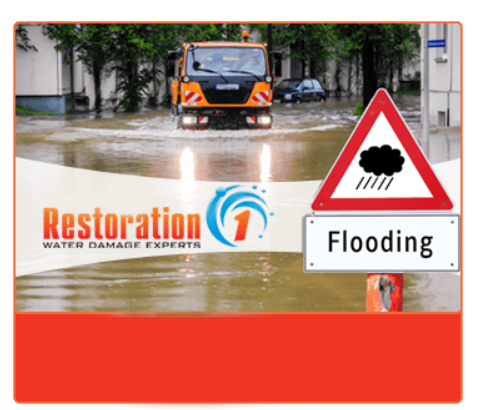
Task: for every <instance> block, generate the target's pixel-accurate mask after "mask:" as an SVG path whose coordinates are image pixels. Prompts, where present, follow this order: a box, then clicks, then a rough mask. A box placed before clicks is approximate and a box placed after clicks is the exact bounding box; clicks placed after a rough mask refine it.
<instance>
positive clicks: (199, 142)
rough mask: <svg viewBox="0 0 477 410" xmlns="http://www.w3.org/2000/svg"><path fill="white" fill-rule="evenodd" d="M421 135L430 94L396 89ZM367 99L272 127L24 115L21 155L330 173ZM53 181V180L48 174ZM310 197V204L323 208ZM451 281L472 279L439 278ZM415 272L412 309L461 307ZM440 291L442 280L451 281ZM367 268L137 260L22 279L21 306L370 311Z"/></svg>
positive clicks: (249, 175) (215, 259)
mask: <svg viewBox="0 0 477 410" xmlns="http://www.w3.org/2000/svg"><path fill="white" fill-rule="evenodd" d="M394 99H395V102H396V104H397V105H398V107H399V109H400V110H401V113H402V115H403V117H404V119H405V121H406V122H407V124H408V125H409V127H410V128H411V130H412V131H415V130H418V129H419V128H420V124H419V121H420V97H419V96H410V95H407V96H394ZM356 102H357V100H356V101H348V100H342V101H340V100H338V99H329V100H328V101H327V102H321V103H304V104H298V105H297V104H280V103H276V104H275V105H274V107H273V116H274V125H273V128H272V129H271V130H241V131H232V130H230V131H229V130H227V131H220V130H211V131H183V130H178V129H177V126H176V119H174V118H173V117H172V116H171V115H170V112H169V110H168V109H159V110H156V111H150V112H144V113H139V114H118V115H114V114H113V113H111V112H106V113H104V114H103V115H102V116H101V118H95V117H94V115H91V114H83V115H75V116H63V117H38V116H35V117H25V116H22V117H17V126H16V156H17V157H20V158H24V159H29V160H34V161H39V162H45V163H50V164H55V165H62V166H66V167H73V168H80V169H86V170H93V171H100V172H108V173H116V174H128V175H135V176H144V177H152V178H169V179H177V180H188V181H223V182H237V181H242V182H262V183H266V182H291V181H313V180H321V179H324V178H325V176H326V175H327V173H328V171H329V170H330V168H331V166H332V165H333V163H334V161H335V160H336V158H337V156H338V154H339V153H340V151H341V149H342V148H343V146H344V144H345V142H346V141H347V139H348V138H349V136H350V134H351V132H352V130H353V128H354V127H355V125H356V123H357V121H358V119H359V117H356V116H354V115H353V111H354V105H355V103H356ZM38 178H41V175H39V176H38ZM311 199H312V198H310V203H311ZM435 275H437V276H436V278H437V279H436V280H438V281H441V282H442V283H441V285H443V286H445V287H446V286H447V287H455V286H460V277H459V276H456V275H448V274H435ZM426 280H428V279H427V278H424V279H422V278H420V277H418V276H417V275H413V274H407V275H406V277H405V286H406V288H405V296H404V297H405V299H404V310H408V311H422V310H451V309H454V308H455V306H457V309H458V306H459V303H460V301H458V303H457V305H456V303H455V302H452V303H451V304H449V303H447V304H446V303H443V302H442V300H443V298H445V295H444V296H443V295H441V294H440V293H439V290H436V289H434V290H433V291H432V292H430V289H432V288H433V286H434V287H435V285H433V284H431V283H430V282H429V283H427V285H426V288H423V287H422V286H421V285H422V283H424V282H425V281H426ZM439 288H440V287H439ZM365 293H366V274H346V273H342V274H316V273H303V255H302V254H301V253H258V252H257V253H252V252H250V253H221V254H188V255H173V256H161V257H150V258H137V259H128V260H123V261H113V262H103V263H95V264H89V265H83V266H78V267H73V268H68V269H61V270H52V271H48V272H41V273H35V274H31V275H25V276H21V277H18V278H17V279H16V307H17V309H18V310H19V311H122V312H126V311H131V312H132V311H136V312H237V311H239V312H244V311H246V312H277V311H278V312H329V311H337V312H342V311H346V312H353V311H356V312H363V311H365Z"/></svg>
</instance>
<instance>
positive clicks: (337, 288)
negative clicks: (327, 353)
mask: <svg viewBox="0 0 477 410" xmlns="http://www.w3.org/2000/svg"><path fill="white" fill-rule="evenodd" d="M16 288H17V309H18V310H21V311H51V310H57V309H59V310H64V311H131V312H133V311H136V312H138V311H141V312H174V311H177V312H320V311H364V309H365V305H364V295H365V293H366V275H363V274H339V275H338V274H316V273H314V274H310V273H303V256H302V255H301V254H285V253H230V254H227V253H225V254H220V253H219V254H190V255H173V256H163V257H152V258H140V259H132V260H125V261H115V262H105V263H97V264H92V265H85V266H79V267H74V268H69V269H62V270H59V271H49V272H43V273H39V274H34V275H27V276H22V277H19V278H17V283H16Z"/></svg>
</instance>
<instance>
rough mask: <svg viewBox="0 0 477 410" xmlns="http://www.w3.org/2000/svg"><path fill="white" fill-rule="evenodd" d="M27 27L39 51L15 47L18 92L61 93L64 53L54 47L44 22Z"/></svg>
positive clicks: (20, 93) (35, 94)
mask: <svg viewBox="0 0 477 410" xmlns="http://www.w3.org/2000/svg"><path fill="white" fill-rule="evenodd" d="M26 29H27V31H28V36H29V37H30V40H31V42H30V43H31V44H33V45H34V46H35V47H36V48H37V49H38V51H35V50H29V51H24V50H22V49H20V48H18V47H17V48H16V54H15V61H16V76H15V85H16V95H17V96H41V95H43V96H44V95H50V96H51V95H62V94H63V90H62V77H61V65H62V64H61V55H59V54H60V53H58V52H57V51H56V50H55V49H54V46H55V45H56V42H54V41H53V40H50V39H49V38H48V37H46V36H44V35H43V34H42V27H41V25H29V26H26Z"/></svg>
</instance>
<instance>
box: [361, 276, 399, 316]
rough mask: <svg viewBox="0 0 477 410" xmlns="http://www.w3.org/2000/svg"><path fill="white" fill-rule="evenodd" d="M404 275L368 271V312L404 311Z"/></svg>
mask: <svg viewBox="0 0 477 410" xmlns="http://www.w3.org/2000/svg"><path fill="white" fill-rule="evenodd" d="M403 289H404V275H403V274H402V273H394V274H384V273H368V279H367V286H366V312H402V298H403V296H402V295H403Z"/></svg>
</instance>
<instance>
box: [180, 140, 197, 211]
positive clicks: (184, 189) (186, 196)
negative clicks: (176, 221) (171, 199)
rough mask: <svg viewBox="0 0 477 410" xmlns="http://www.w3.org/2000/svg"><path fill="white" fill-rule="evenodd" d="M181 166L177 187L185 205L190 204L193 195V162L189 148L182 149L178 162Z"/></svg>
mask: <svg viewBox="0 0 477 410" xmlns="http://www.w3.org/2000/svg"><path fill="white" fill-rule="evenodd" d="M180 166H181V174H182V175H181V181H180V182H179V187H180V190H181V199H182V200H183V201H184V202H185V203H186V204H187V203H190V202H191V200H192V199H193V197H194V195H193V193H194V181H195V174H194V170H195V162H194V153H193V152H192V150H191V149H190V148H189V147H186V148H184V150H183V151H182V155H181V160H180Z"/></svg>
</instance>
